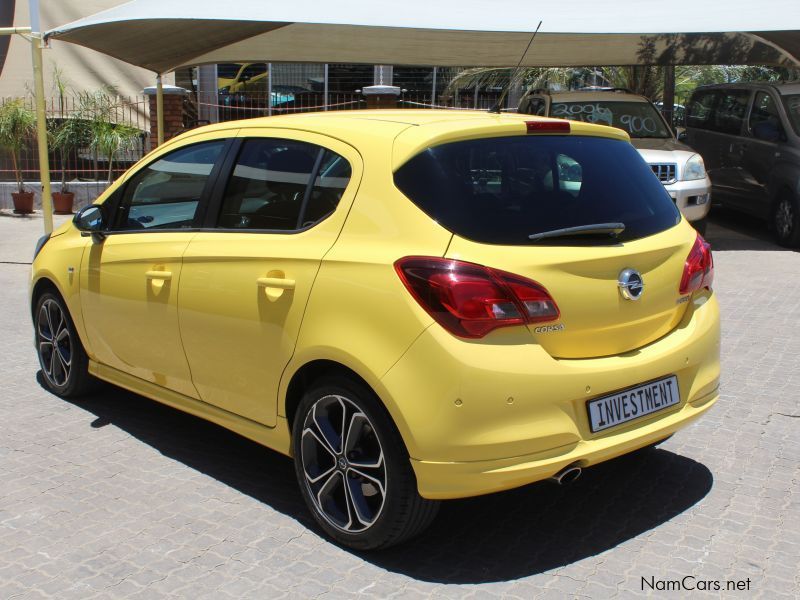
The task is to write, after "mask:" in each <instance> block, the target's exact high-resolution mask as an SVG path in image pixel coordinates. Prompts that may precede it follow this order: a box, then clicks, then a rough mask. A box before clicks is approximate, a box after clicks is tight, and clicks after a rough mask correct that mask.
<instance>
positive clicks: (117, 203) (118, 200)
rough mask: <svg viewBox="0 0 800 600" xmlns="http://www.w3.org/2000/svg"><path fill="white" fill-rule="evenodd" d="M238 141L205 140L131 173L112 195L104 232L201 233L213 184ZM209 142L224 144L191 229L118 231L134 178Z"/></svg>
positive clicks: (181, 148) (232, 139) (165, 154)
mask: <svg viewBox="0 0 800 600" xmlns="http://www.w3.org/2000/svg"><path fill="white" fill-rule="evenodd" d="M235 141H236V138H234V137H228V136H226V137H220V138H213V139H210V140H203V141H197V142H193V143H190V144H183V145H181V146H179V147H177V148H175V149H174V150H171V151H168V152H164V153H163V154H159V155H158V156H156V157H154V158H153V160H151V161H150V162H148V163H147V164H145V165H142V166H141V167H140V168H139V169H137V170H136V172H135V173H131V174H130V175H129V176H128V177H127V179H126V180H125V182H124V183H123V184H122V185H121V186H120V187H119V189H118V190H116V191H115V192H114V194H113V195H112V198H111V199H113V202H114V205H113V206H112V207H110V208H111V209H112V211H111V212H112V213H113V214H112V215H111V216H110V218H109V224H108V227H107V228H106V230H105V231H103V233H104V234H106V235H120V234H129V233H177V232H186V233H188V232H196V231H200V230H201V227H202V223H203V217H204V216H205V213H206V211H207V209H208V201H209V197H210V193H211V189H212V188H213V184H212V182H214V181H216V179H215V178H217V177H218V176H219V171H220V169H221V168H222V166H223V164H224V163H225V161H226V160H227V159H228V156H229V154H230V151H231V147H232V146H233V143H234V142H235ZM209 142H223V146H222V150H221V151H220V155H219V156H218V157H217V161H216V162H215V163H214V166H213V167H212V168H211V173H209V175H208V179H207V180H206V183H205V185H204V186H203V191H202V193H201V194H200V200H199V201H198V203H197V210H196V211H195V214H194V219H192V225H191V226H190V227H169V228H167V227H164V228H152V229H147V228H143V229H117V228H116V227H118V224H119V221H120V220H121V219H122V211H123V207H124V199H125V194H126V193H127V191H128V186H129V185H130V183H131V181H132V180H133V178H134V177H136V176H137V175H138V174H139V173H141V172H142V171H144V170H145V169H147V168H149V167H150V166H151V165H153V164H155V163H157V162H158V161H159V160H162V159H163V158H164V157H166V156H169V155H170V154H172V153H173V152H178V151H180V150H183V149H185V148H190V147H192V146H197V145H200V144H207V143H209Z"/></svg>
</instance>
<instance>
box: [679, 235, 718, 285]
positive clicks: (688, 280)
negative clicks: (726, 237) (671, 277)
mask: <svg viewBox="0 0 800 600" xmlns="http://www.w3.org/2000/svg"><path fill="white" fill-rule="evenodd" d="M713 282H714V259H713V257H712V256H711V244H709V243H708V242H707V241H705V240H704V239H703V237H702V236H701V235H700V234H697V239H696V240H695V241H694V246H692V250H691V252H689V256H687V257H686V264H685V266H684V267H683V277H681V287H680V288H679V292H680V294H681V295H684V294H691V293H692V292H694V291H696V290H699V289H701V288H708V289H711V284H712V283H713Z"/></svg>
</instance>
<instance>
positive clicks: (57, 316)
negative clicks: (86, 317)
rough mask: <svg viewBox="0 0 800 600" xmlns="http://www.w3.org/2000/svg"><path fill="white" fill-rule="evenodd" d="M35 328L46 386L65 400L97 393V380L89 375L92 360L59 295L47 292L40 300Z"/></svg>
mask: <svg viewBox="0 0 800 600" xmlns="http://www.w3.org/2000/svg"><path fill="white" fill-rule="evenodd" d="M33 325H34V332H35V333H34V336H35V340H36V354H37V356H38V357H39V365H40V366H41V367H42V382H43V383H44V386H45V387H46V388H47V389H48V390H50V391H51V392H53V393H54V394H56V395H57V396H61V397H62V398H73V397H75V396H81V395H83V394H86V393H87V392H90V391H91V390H92V389H94V387H95V384H96V381H97V380H96V379H95V378H94V377H92V376H91V375H89V357H88V356H87V355H86V351H85V350H84V348H83V344H81V340H80V338H79V337H78V333H77V331H76V330H75V324H74V323H73V322H72V317H71V316H70V314H69V311H68V310H67V307H66V305H65V303H64V300H63V299H62V298H61V297H60V296H59V295H58V294H55V293H53V292H45V293H43V294H42V295H41V296H39V297H38V298H37V299H36V304H35V308H34V313H33Z"/></svg>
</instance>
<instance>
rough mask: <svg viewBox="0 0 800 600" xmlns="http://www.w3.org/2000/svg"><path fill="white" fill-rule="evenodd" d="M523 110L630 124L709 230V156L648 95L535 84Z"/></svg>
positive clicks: (697, 222) (688, 211) (685, 206)
mask: <svg viewBox="0 0 800 600" xmlns="http://www.w3.org/2000/svg"><path fill="white" fill-rule="evenodd" d="M519 112H520V113H525V114H532V115H541V116H547V117H560V118H564V119H569V120H571V121H586V122H589V123H598V124H600V125H610V126H611V127H619V128H620V129H624V130H625V131H626V132H628V134H629V135H630V136H631V143H632V144H633V146H634V147H635V148H636V149H637V150H638V151H639V154H641V155H642V157H643V158H644V160H645V161H646V162H647V163H648V164H649V165H650V168H652V169H653V173H654V174H655V175H656V177H658V179H659V181H661V183H663V184H664V187H665V188H666V190H667V192H669V195H670V196H671V197H672V199H673V200H674V201H675V204H676V205H677V206H678V208H679V209H680V211H681V212H682V213H683V215H684V216H685V217H686V219H687V220H688V221H691V223H692V225H693V226H694V227H695V229H697V230H698V231H699V232H700V233H705V227H706V221H705V219H706V215H707V214H708V210H709V208H710V207H711V181H710V180H709V178H708V175H707V174H706V169H705V165H704V164H703V159H702V157H701V156H700V155H699V154H697V153H696V152H695V151H694V150H692V149H691V148H690V147H689V146H687V145H686V144H684V143H682V142H679V141H678V140H677V139H675V135H674V133H673V132H672V129H671V128H670V126H669V125H668V124H667V122H666V120H665V119H664V117H662V116H661V113H660V112H659V111H658V110H657V109H656V107H655V106H653V104H652V103H651V102H650V101H649V100H647V98H644V97H643V96H639V95H637V94H633V93H631V92H630V91H628V90H620V89H611V88H601V89H587V90H577V91H570V92H548V91H545V90H533V91H531V92H528V93H527V94H526V95H525V96H523V98H522V100H520V103H519Z"/></svg>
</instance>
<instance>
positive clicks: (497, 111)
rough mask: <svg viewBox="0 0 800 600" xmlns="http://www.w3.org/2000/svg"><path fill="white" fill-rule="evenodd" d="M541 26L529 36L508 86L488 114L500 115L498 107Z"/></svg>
mask: <svg viewBox="0 0 800 600" xmlns="http://www.w3.org/2000/svg"><path fill="white" fill-rule="evenodd" d="M541 26H542V22H541V21H539V24H538V25H537V26H536V31H534V32H533V35H532V36H531V39H530V41H529V42H528V45H527V46H526V48H525V52H523V53H522V56H520V57H519V62H518V63H517V66H516V67H514V72H513V73H512V74H511V78H510V79H509V80H508V85H507V86H506V88H505V89H504V90H503V93H502V94H500V97H499V98H498V99H497V102H495V103H494V106H492V108H490V109H489V112H490V113H496V114H498V115H499V114H500V113H501V109H500V106H502V104H503V102H504V101H505V99H506V96H507V95H508V91H509V90H510V89H511V85H512V84H513V83H514V79H515V78H516V76H517V72H518V71H519V67H520V65H521V64H522V61H524V60H525V57H526V56H528V50H530V49H531V44H533V40H535V39H536V34H537V33H539V28H540V27H541Z"/></svg>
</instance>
